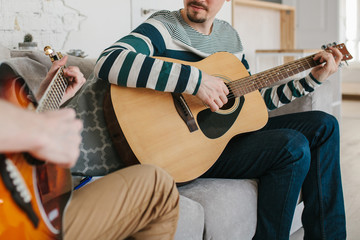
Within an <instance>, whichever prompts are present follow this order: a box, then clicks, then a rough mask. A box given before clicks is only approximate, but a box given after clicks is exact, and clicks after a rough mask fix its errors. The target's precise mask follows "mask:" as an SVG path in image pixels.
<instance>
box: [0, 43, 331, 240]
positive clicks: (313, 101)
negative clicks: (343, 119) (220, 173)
mask: <svg viewBox="0 0 360 240" xmlns="http://www.w3.org/2000/svg"><path fill="white" fill-rule="evenodd" d="M9 58H17V60H18V61H22V60H23V59H24V58H31V59H32V60H34V61H35V62H39V69H40V70H41V71H42V72H43V73H46V71H47V68H46V67H45V68H44V66H43V65H42V64H41V63H42V62H43V61H44V58H45V59H46V58H47V57H43V56H42V53H40V54H39V53H34V52H23V51H21V52H20V51H16V50H12V51H10V50H9V49H7V48H5V47H2V46H1V45H0V63H1V62H2V61H4V60H6V59H9ZM46 61H47V60H46ZM48 62H49V61H48ZM94 63H95V59H86V58H85V59H81V58H76V57H70V58H69V61H68V65H77V66H79V68H80V69H81V71H82V72H83V73H84V75H85V77H88V76H89V75H90V74H91V72H92V70H93V66H94ZM47 66H49V64H48V65H47ZM42 68H43V69H42ZM29 71H31V69H29ZM25 80H26V81H28V84H29V85H30V87H31V88H32V89H33V90H35V91H36V89H37V85H38V83H39V80H41V79H39V78H38V77H34V78H30V79H25ZM329 89H330V90H331V84H330V83H328V82H325V83H324V84H323V85H322V86H321V87H320V88H319V89H317V91H315V92H313V93H311V94H309V95H308V96H306V97H304V98H302V99H298V100H296V101H294V102H293V103H291V104H289V105H287V106H284V107H282V108H280V109H278V110H275V111H273V112H271V113H270V116H275V115H279V114H284V113H290V112H296V111H305V110H314V109H320V110H325V111H328V112H329V111H331V106H329V104H328V103H326V101H318V99H319V95H321V98H322V99H326V97H327V95H328V94H331V93H332V91H330V90H329ZM179 192H180V195H181V197H180V218H179V223H178V229H177V232H176V235H175V239H176V240H191V239H194V240H201V239H206V240H210V239H211V240H233V239H241V240H247V239H251V238H252V236H253V235H254V233H255V228H256V212H257V210H256V208H257V207H256V205H257V181H256V179H246V180H234V179H197V180H195V181H193V182H191V183H190V184H187V185H184V186H181V187H179ZM299 199H300V198H299ZM269 207H272V206H269ZM302 209H303V203H302V202H301V201H299V203H298V205H297V208H296V212H295V216H294V220H293V225H292V228H291V233H293V232H295V231H296V230H298V229H299V228H300V227H301V221H300V217H301V212H302Z"/></svg>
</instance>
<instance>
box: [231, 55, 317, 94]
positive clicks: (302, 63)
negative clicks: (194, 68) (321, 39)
mask: <svg viewBox="0 0 360 240" xmlns="http://www.w3.org/2000/svg"><path fill="white" fill-rule="evenodd" d="M314 56H315V54H314V55H311V56H307V57H304V58H301V59H298V60H295V61H291V62H289V63H286V64H283V65H281V66H278V67H275V68H272V69H269V70H266V71H263V72H260V73H257V74H254V75H251V76H248V77H245V78H241V79H238V80H235V81H232V82H231V83H228V86H229V87H230V89H231V91H232V92H233V94H234V96H235V97H240V96H243V95H245V94H247V93H250V92H253V91H255V90H259V89H261V88H263V87H267V86H269V85H271V84H273V83H276V82H278V81H281V80H283V79H286V78H288V77H291V76H293V75H295V74H298V73H300V72H303V71H306V70H308V69H310V68H313V67H315V66H317V65H319V64H320V63H319V62H317V61H314V60H313V57H314Z"/></svg>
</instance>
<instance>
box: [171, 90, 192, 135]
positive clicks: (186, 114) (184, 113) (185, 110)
mask: <svg viewBox="0 0 360 240" xmlns="http://www.w3.org/2000/svg"><path fill="white" fill-rule="evenodd" d="M171 95H172V97H173V100H174V104H175V108H176V111H177V112H178V113H179V115H180V117H181V118H182V120H184V122H185V124H186V126H187V127H188V128H189V131H190V132H194V131H196V130H198V129H199V128H198V126H197V125H196V122H195V118H194V116H193V114H192V113H191V111H190V108H189V106H188V105H187V103H186V101H185V99H184V97H183V95H181V94H180V93H171Z"/></svg>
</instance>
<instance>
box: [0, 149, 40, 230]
mask: <svg viewBox="0 0 360 240" xmlns="http://www.w3.org/2000/svg"><path fill="white" fill-rule="evenodd" d="M0 175H1V179H2V182H3V183H4V185H5V187H6V189H7V190H8V191H9V192H10V194H11V197H12V199H13V200H14V201H15V203H16V205H18V207H19V208H20V209H22V210H23V211H24V212H25V213H26V215H27V216H28V218H29V219H30V221H31V222H32V224H33V225H34V227H35V228H37V226H38V225H39V217H38V216H37V215H36V213H35V211H34V209H33V207H32V205H31V195H30V193H29V190H28V188H27V186H26V183H25V182H24V180H23V178H22V176H21V174H20V172H19V171H18V169H17V168H16V166H15V165H14V164H13V163H12V161H11V160H9V159H6V157H5V155H2V154H1V155H0Z"/></svg>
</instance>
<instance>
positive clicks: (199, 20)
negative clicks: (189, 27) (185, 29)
mask: <svg viewBox="0 0 360 240" xmlns="http://www.w3.org/2000/svg"><path fill="white" fill-rule="evenodd" d="M190 5H195V6H199V7H202V8H203V9H204V10H206V11H207V7H206V6H204V5H202V4H201V3H198V2H196V1H193V2H190V3H189V4H188V6H190ZM197 15H198V13H194V14H191V13H190V10H189V8H188V10H187V11H186V16H187V18H188V19H189V20H190V21H191V22H194V23H203V22H205V21H206V18H205V17H203V18H198V17H197Z"/></svg>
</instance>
